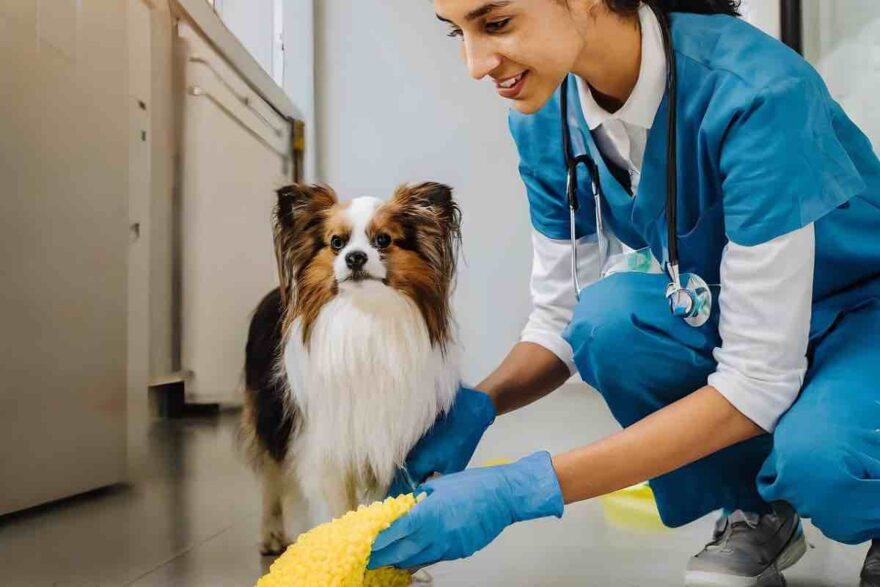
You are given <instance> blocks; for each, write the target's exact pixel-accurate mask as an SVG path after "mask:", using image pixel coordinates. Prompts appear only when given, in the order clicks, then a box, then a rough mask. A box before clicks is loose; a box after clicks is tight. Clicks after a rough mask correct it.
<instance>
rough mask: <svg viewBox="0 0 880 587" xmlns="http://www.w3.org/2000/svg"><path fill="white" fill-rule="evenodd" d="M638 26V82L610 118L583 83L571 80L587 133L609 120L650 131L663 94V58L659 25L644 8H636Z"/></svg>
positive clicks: (578, 78)
mask: <svg viewBox="0 0 880 587" xmlns="http://www.w3.org/2000/svg"><path fill="white" fill-rule="evenodd" d="M639 25H640V27H641V30H642V63H641V65H640V66H639V79H638V80H637V81H636V85H635V87H634V88H633V91H632V94H630V96H629V99H628V100H627V101H626V103H625V104H624V105H623V106H622V107H621V108H620V110H618V111H617V112H615V113H613V114H611V113H609V112H607V111H606V110H605V109H604V108H602V107H601V106H599V104H598V103H597V102H596V100H595V99H594V98H593V94H592V92H591V91H590V87H589V86H588V85H587V83H586V82H585V81H584V80H583V79H581V78H580V77H578V76H575V80H576V82H577V89H578V94H579V95H580V102H581V108H582V109H583V111H584V118H585V119H586V120H587V125H589V127H590V130H596V128H598V127H599V126H601V125H602V124H603V123H604V122H606V121H608V120H611V119H618V120H620V121H622V122H625V123H627V124H630V125H633V126H638V127H640V128H644V129H650V128H651V126H652V125H653V124H654V117H655V116H656V115H657V110H658V109H659V108H660V103H661V102H662V101H663V95H664V94H665V93H666V54H665V52H664V48H663V36H662V32H661V30H660V22H659V21H658V20H657V15H655V14H654V11H653V10H651V8H650V7H649V6H647V5H645V4H642V6H641V7H640V8H639Z"/></svg>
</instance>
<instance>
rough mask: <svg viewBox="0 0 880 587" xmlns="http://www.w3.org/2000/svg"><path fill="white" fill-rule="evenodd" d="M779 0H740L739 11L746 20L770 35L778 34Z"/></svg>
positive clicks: (777, 36) (779, 23)
mask: <svg viewBox="0 0 880 587" xmlns="http://www.w3.org/2000/svg"><path fill="white" fill-rule="evenodd" d="M779 5H780V2H779V0H742V4H741V6H740V12H741V13H742V15H743V18H745V19H746V20H747V21H749V22H750V23H752V24H753V25H755V26H756V27H758V28H759V29H761V30H762V31H764V32H765V33H767V34H768V35H770V36H772V37H776V38H777V39H778V38H779V35H780V26H781V20H780V11H779Z"/></svg>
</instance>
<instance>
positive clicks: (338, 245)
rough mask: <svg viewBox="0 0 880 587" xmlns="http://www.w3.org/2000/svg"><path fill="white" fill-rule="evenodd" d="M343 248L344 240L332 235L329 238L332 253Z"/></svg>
mask: <svg viewBox="0 0 880 587" xmlns="http://www.w3.org/2000/svg"><path fill="white" fill-rule="evenodd" d="M344 246H345V240H344V239H343V238H342V237H341V236H339V235H336V234H334V235H333V236H332V237H330V248H331V249H333V250H334V251H338V250H340V249H342V247H344Z"/></svg>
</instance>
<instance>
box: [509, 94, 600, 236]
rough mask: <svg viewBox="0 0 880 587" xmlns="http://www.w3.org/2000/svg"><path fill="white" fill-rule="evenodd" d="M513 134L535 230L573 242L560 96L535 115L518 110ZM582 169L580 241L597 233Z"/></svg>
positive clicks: (511, 120) (512, 124)
mask: <svg viewBox="0 0 880 587" xmlns="http://www.w3.org/2000/svg"><path fill="white" fill-rule="evenodd" d="M508 125H509V127H510V134H511V135H512V136H513V140H514V142H515V143H516V148H517V152H518V154H519V173H520V177H521V178H522V181H523V184H524V185H525V188H526V195H527V197H528V201H529V217H530V219H531V221H532V227H533V228H534V229H535V230H536V231H538V232H539V233H541V234H542V235H544V236H545V237H547V238H550V239H554V240H568V239H569V231H570V228H569V209H568V202H567V200H566V198H565V181H566V167H565V156H564V155H563V146H562V133H561V130H560V123H559V103H558V95H557V96H554V97H553V98H552V99H551V100H550V101H549V103H548V104H547V105H545V106H544V107H543V108H542V109H541V110H539V111H538V112H536V113H534V114H521V113H519V112H516V111H514V110H511V111H510V114H509V116H508ZM584 173H585V171H584V168H583V166H581V167H580V169H579V175H578V177H579V183H578V201H579V202H580V209H579V212H578V217H577V222H576V233H577V236H578V238H582V237H585V236H589V235H591V234H595V233H596V229H595V221H594V220H593V219H592V214H587V213H586V212H587V211H588V210H592V209H593V208H592V198H591V197H590V196H589V194H588V193H587V191H588V189H587V188H585V185H587V184H588V181H587V178H586V177H584Z"/></svg>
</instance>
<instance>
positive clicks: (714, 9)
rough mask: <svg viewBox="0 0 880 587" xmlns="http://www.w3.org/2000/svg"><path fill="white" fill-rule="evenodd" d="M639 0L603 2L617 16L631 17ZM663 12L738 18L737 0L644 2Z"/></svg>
mask: <svg viewBox="0 0 880 587" xmlns="http://www.w3.org/2000/svg"><path fill="white" fill-rule="evenodd" d="M641 3H642V2H641V0H605V4H606V5H607V6H608V8H610V9H611V10H613V11H614V12H617V13H618V14H625V15H632V14H635V13H636V12H638V11H639V5H640V4H641ZM645 3H646V4H651V5H653V6H655V7H657V8H659V9H660V10H662V11H663V12H693V13H695V14H729V15H731V16H739V4H740V2H739V0H645Z"/></svg>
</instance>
